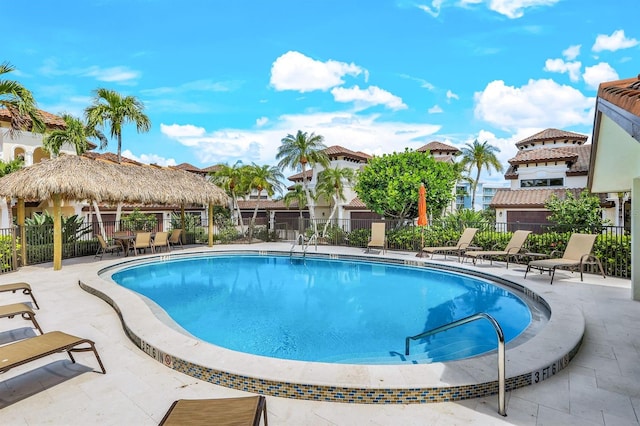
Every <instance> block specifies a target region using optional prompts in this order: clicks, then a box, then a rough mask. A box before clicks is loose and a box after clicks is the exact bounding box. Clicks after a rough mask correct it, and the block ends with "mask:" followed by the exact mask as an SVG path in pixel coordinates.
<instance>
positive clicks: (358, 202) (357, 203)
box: [344, 197, 367, 209]
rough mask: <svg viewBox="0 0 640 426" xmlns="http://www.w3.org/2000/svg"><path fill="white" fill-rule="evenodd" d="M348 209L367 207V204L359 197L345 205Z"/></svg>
mask: <svg viewBox="0 0 640 426" xmlns="http://www.w3.org/2000/svg"><path fill="white" fill-rule="evenodd" d="M344 207H345V208H346V209H366V208H367V205H366V204H365V203H364V202H363V201H362V200H361V199H360V198H358V197H356V198H354V199H353V200H351V201H349V204H347V205H346V206H344Z"/></svg>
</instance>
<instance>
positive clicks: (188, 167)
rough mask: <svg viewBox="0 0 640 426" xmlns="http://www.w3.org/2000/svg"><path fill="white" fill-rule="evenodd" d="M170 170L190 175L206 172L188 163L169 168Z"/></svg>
mask: <svg viewBox="0 0 640 426" xmlns="http://www.w3.org/2000/svg"><path fill="white" fill-rule="evenodd" d="M171 168H172V169H177V170H184V171H186V172H191V173H200V174H206V173H207V172H206V171H204V170H202V169H200V168H198V167H196V166H194V165H193V164H189V163H180V164H178V165H177V166H171Z"/></svg>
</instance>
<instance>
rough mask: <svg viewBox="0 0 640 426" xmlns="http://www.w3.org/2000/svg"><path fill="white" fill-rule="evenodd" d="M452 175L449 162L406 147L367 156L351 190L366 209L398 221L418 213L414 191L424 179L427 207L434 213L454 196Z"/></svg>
mask: <svg viewBox="0 0 640 426" xmlns="http://www.w3.org/2000/svg"><path fill="white" fill-rule="evenodd" d="M456 178H457V175H456V173H455V170H454V168H453V165H452V164H450V163H446V162H443V161H436V160H435V159H434V158H433V157H432V156H431V155H428V154H425V153H423V152H417V151H411V150H409V149H406V150H405V151H404V152H401V153H395V152H394V153H393V154H383V155H382V156H380V157H374V158H372V159H371V160H369V163H368V164H367V165H366V166H365V167H364V169H363V170H361V171H360V172H359V173H358V179H357V183H356V186H355V190H356V192H357V193H358V198H360V200H362V201H363V202H364V203H365V204H366V205H367V207H368V208H369V209H370V210H372V211H374V212H376V213H378V214H380V215H383V216H385V217H386V218H395V219H401V221H402V220H406V219H409V218H415V217H416V216H417V215H418V191H419V188H420V184H421V183H424V186H425V188H426V196H427V211H428V212H429V213H431V214H433V215H435V216H436V217H437V216H440V214H441V212H442V211H443V210H444V209H445V208H446V207H447V206H449V204H450V202H451V200H452V199H453V197H454V193H453V187H454V185H455V182H456ZM401 221H400V222H401Z"/></svg>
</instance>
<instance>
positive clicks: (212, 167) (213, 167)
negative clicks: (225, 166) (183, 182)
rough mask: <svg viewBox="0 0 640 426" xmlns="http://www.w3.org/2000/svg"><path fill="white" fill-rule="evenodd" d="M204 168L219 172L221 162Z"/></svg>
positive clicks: (210, 171) (208, 170) (208, 171)
mask: <svg viewBox="0 0 640 426" xmlns="http://www.w3.org/2000/svg"><path fill="white" fill-rule="evenodd" d="M202 170H204V171H205V172H207V173H214V172H217V171H218V170H220V164H216V165H214V166H209V167H205V168H204V169H202Z"/></svg>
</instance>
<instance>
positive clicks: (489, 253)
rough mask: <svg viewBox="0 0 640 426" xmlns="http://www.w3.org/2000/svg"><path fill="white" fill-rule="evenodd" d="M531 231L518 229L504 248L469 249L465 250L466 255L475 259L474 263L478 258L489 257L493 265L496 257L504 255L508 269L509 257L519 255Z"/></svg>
mask: <svg viewBox="0 0 640 426" xmlns="http://www.w3.org/2000/svg"><path fill="white" fill-rule="evenodd" d="M530 233H531V231H516V232H514V233H513V235H512V236H511V240H509V242H508V243H507V246H506V247H505V248H504V250H469V251H465V252H464V255H465V256H468V257H471V258H472V259H473V264H474V265H475V264H476V261H477V260H478V259H489V260H490V261H491V264H492V265H493V259H494V258H496V257H504V258H505V260H506V261H507V269H509V258H510V257H512V256H514V257H515V256H517V255H518V253H520V251H521V250H522V246H523V245H524V242H525V241H526V240H527V237H528V236H529V234H530Z"/></svg>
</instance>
